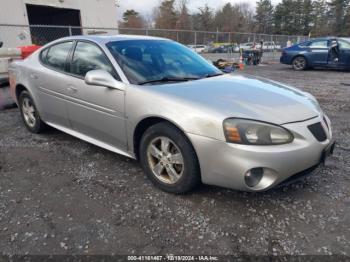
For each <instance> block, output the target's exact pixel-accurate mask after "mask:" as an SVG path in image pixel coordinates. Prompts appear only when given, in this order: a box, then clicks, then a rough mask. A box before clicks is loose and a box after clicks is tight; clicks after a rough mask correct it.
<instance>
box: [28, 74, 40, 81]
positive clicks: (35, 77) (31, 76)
mask: <svg viewBox="0 0 350 262" xmlns="http://www.w3.org/2000/svg"><path fill="white" fill-rule="evenodd" d="M30 78H31V79H34V80H35V79H38V78H39V77H38V75H36V74H30Z"/></svg>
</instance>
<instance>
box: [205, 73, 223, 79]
mask: <svg viewBox="0 0 350 262" xmlns="http://www.w3.org/2000/svg"><path fill="white" fill-rule="evenodd" d="M222 75H223V73H213V74H206V75H205V76H204V77H203V78H209V77H215V76H222Z"/></svg>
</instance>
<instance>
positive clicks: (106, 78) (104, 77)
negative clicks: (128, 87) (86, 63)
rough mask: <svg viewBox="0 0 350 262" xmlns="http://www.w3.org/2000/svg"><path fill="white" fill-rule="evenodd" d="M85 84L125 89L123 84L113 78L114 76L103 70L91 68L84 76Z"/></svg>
mask: <svg viewBox="0 0 350 262" xmlns="http://www.w3.org/2000/svg"><path fill="white" fill-rule="evenodd" d="M85 83H86V84H87V85H94V86H104V87H108V88H113V89H118V90H122V91H123V90H125V88H124V84H123V83H122V82H119V81H117V80H115V79H114V77H113V76H112V75H111V74H110V73H108V72H107V71H104V70H91V71H89V72H88V73H87V74H86V76H85Z"/></svg>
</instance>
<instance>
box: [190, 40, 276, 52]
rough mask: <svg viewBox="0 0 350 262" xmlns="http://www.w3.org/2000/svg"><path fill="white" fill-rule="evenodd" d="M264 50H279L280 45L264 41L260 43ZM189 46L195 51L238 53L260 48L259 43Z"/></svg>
mask: <svg viewBox="0 0 350 262" xmlns="http://www.w3.org/2000/svg"><path fill="white" fill-rule="evenodd" d="M262 46H263V47H262V50H263V51H264V52H271V51H279V50H281V45H279V44H276V43H275V42H273V41H268V42H264V43H263V45H262ZM188 47H189V48H191V49H192V50H194V51H196V52H197V53H238V52H240V50H243V51H244V50H254V49H261V43H254V42H249V43H242V44H228V43H227V44H224V43H223V44H219V45H218V44H214V45H188Z"/></svg>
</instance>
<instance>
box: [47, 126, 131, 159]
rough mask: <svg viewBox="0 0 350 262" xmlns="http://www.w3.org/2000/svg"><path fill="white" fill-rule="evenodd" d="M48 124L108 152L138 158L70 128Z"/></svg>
mask: <svg viewBox="0 0 350 262" xmlns="http://www.w3.org/2000/svg"><path fill="white" fill-rule="evenodd" d="M46 124H47V125H49V126H52V127H53V128H56V129H58V130H60V131H62V132H64V133H67V134H69V135H71V136H74V137H77V138H79V139H81V140H84V141H86V142H88V143H90V144H93V145H95V146H98V147H102V148H104V149H106V150H109V151H112V152H114V153H117V154H119V155H123V156H126V157H129V158H132V159H136V157H135V156H134V155H133V154H130V153H129V152H126V151H124V150H121V149H119V148H116V147H113V146H111V145H108V144H106V143H104V142H101V141H99V140H96V139H94V138H92V137H89V136H87V135H84V134H81V133H79V132H77V131H74V130H71V129H69V128H66V127H62V126H59V125H55V124H52V123H49V122H46Z"/></svg>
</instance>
